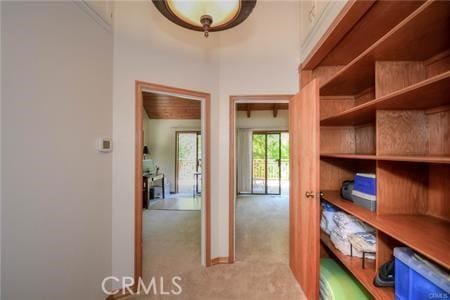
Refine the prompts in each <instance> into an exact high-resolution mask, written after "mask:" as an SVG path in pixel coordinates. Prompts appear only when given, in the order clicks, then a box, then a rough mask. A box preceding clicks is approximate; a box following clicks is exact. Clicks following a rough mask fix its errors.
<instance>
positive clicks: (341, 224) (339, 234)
mask: <svg viewBox="0 0 450 300" xmlns="http://www.w3.org/2000/svg"><path fill="white" fill-rule="evenodd" d="M333 220H334V223H335V224H336V227H334V228H333V230H332V231H331V235H330V238H331V241H332V242H333V244H334V246H335V247H336V248H337V249H338V250H339V251H341V252H342V253H344V254H345V255H350V241H352V243H353V242H355V241H357V243H355V244H353V256H356V257H362V251H365V252H375V244H374V243H373V244H371V243H368V244H371V245H370V246H371V247H361V245H365V244H366V243H367V242H366V240H371V239H367V237H368V236H366V239H364V238H363V237H364V234H370V235H372V236H373V237H374V235H373V232H374V231H375V230H374V229H373V228H372V227H370V226H369V225H367V224H365V223H363V222H361V221H360V220H358V219H357V218H355V217H353V216H350V215H348V214H346V213H344V212H341V211H340V212H337V213H335V214H334V216H333ZM361 239H362V240H361ZM366 246H367V245H366ZM372 250H374V251H372ZM366 258H369V259H375V257H374V255H370V254H368V255H366Z"/></svg>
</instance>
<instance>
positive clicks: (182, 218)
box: [129, 196, 305, 300]
mask: <svg viewBox="0 0 450 300" xmlns="http://www.w3.org/2000/svg"><path fill="white" fill-rule="evenodd" d="M288 208H289V201H288V198H287V197H279V196H240V197H238V198H237V216H236V221H237V224H236V235H237V240H236V244H237V245H236V253H237V260H236V262H235V263H234V264H231V265H216V266H212V267H209V268H202V267H201V266H200V211H170V210H150V211H145V212H144V217H143V224H144V229H143V243H144V244H143V246H144V254H143V255H144V260H143V262H144V267H143V270H144V281H145V282H148V280H150V279H151V277H152V276H155V277H156V278H159V276H164V277H166V278H169V279H168V282H169V281H170V278H171V277H172V276H181V277H182V280H181V286H182V288H183V292H182V294H181V295H178V296H175V295H170V296H153V295H151V296H141V297H130V298H129V299H195V300H198V299H208V300H211V299H212V300H214V299H217V300H233V299H243V300H244V299H245V300H247V299H250V300H251V299H255V300H271V299H274V300H276V299H283V300H284V299H305V297H304V294H303V292H302V291H301V289H300V287H299V285H298V284H297V282H296V281H295V279H294V277H293V275H292V273H291V271H290V270H289V266H288V245H289V243H288V222H289V218H288Z"/></svg>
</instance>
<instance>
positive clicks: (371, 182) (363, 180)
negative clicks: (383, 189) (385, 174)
mask: <svg viewBox="0 0 450 300" xmlns="http://www.w3.org/2000/svg"><path fill="white" fill-rule="evenodd" d="M353 190H354V191H358V192H360V193H364V194H366V195H371V196H375V195H376V193H377V184H376V178H375V174H367V173H356V175H355V185H354V186H353Z"/></svg>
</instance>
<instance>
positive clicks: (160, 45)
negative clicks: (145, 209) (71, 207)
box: [113, 1, 300, 276]
mask: <svg viewBox="0 0 450 300" xmlns="http://www.w3.org/2000/svg"><path fill="white" fill-rule="evenodd" d="M299 27H300V26H299V4H298V2H296V1H291V2H290V1H276V2H267V1H258V3H257V5H256V7H255V9H254V11H253V13H252V14H251V15H250V17H249V18H248V20H246V21H245V22H244V23H242V24H241V25H239V26H238V27H236V28H233V29H230V30H227V31H224V32H220V33H212V34H211V35H210V37H209V38H208V39H205V38H204V37H203V35H202V34H201V33H199V32H193V31H189V30H186V29H183V28H181V27H179V26H177V25H175V24H172V23H171V22H169V21H168V20H167V19H165V18H164V17H163V16H161V14H160V13H159V12H158V11H157V10H156V9H155V7H154V5H153V4H152V3H151V2H150V1H134V2H126V1H125V2H116V3H115V7H114V83H113V86H114V90H113V94H114V104H113V111H114V112H113V128H114V129H113V131H114V140H115V141H116V144H115V146H116V148H115V151H114V154H113V274H114V275H117V276H122V275H131V274H133V266H134V236H133V234H134V175H133V174H134V142H135V139H134V117H135V108H134V104H135V95H134V94H135V91H134V87H135V80H142V81H148V82H152V83H160V84H165V85H170V86H176V87H182V88H187V89H193V90H198V91H203V92H209V93H211V94H212V99H211V100H212V135H211V136H212V141H211V143H212V153H211V161H212V166H211V167H212V178H211V179H212V182H211V185H212V186H211V195H212V199H211V210H212V214H211V221H212V224H211V232H212V237H211V238H212V245H211V252H212V257H218V256H228V128H229V126H228V118H229V96H230V95H240V94H279V93H283V94H286V93H287V94H289V93H295V92H296V91H297V86H298V74H297V67H298V63H299V56H300V54H299V47H300V46H299V45H300V40H299V39H300V34H299Z"/></svg>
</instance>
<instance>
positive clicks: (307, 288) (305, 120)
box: [289, 80, 320, 299]
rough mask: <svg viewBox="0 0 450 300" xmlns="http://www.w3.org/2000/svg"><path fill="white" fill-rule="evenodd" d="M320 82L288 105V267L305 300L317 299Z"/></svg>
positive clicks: (302, 92) (306, 88)
mask: <svg viewBox="0 0 450 300" xmlns="http://www.w3.org/2000/svg"><path fill="white" fill-rule="evenodd" d="M319 130H320V120H319V83H318V80H313V81H311V82H310V83H308V84H307V85H306V86H305V87H303V88H302V89H301V91H300V92H299V93H298V94H296V95H295V96H294V97H292V99H291V100H290V102H289V133H290V168H291V169H290V170H291V172H290V174H291V175H290V178H291V179H290V204H289V214H290V216H289V235H290V236H289V251H290V253H289V265H290V267H291V270H292V272H293V273H294V276H295V278H296V279H297V281H298V282H299V284H300V285H301V287H302V289H303V291H304V292H305V294H306V296H307V297H308V299H318V298H319V272H320V268H319V263H320V257H319V256H320V254H319V243H320V240H319V239H320V228H319V224H320V221H319V218H320V205H319V204H320V196H319V192H320V190H319V189H320V185H319V178H320V175H319V164H320V153H319V151H320V139H319Z"/></svg>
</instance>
